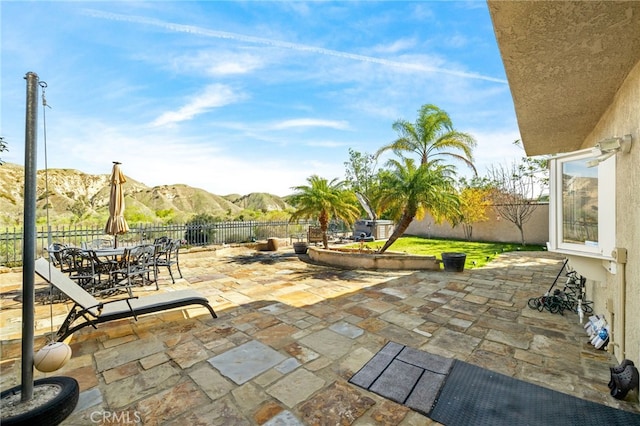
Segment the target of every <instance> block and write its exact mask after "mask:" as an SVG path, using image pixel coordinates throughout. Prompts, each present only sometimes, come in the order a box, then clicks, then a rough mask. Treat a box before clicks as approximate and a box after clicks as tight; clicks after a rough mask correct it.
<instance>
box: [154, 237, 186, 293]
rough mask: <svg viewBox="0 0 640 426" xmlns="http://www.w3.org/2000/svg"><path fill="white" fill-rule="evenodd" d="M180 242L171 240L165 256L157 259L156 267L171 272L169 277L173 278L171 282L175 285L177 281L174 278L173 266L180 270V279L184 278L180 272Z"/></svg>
mask: <svg viewBox="0 0 640 426" xmlns="http://www.w3.org/2000/svg"><path fill="white" fill-rule="evenodd" d="M179 252H180V240H173V239H172V240H169V244H168V245H167V248H166V250H165V251H164V253H163V254H160V255H159V256H157V257H156V267H157V268H160V267H161V266H162V267H166V268H167V269H168V270H169V275H170V276H171V282H173V283H174V284H175V282H176V280H175V278H174V277H173V271H172V270H171V267H172V266H173V265H175V266H176V268H177V269H178V274H180V278H182V271H181V270H180V259H179Z"/></svg>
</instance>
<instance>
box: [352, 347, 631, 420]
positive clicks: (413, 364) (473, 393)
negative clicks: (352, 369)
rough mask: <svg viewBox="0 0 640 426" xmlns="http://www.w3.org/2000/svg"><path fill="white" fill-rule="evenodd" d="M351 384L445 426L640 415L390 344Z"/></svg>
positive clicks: (611, 418)
mask: <svg viewBox="0 0 640 426" xmlns="http://www.w3.org/2000/svg"><path fill="white" fill-rule="evenodd" d="M349 382H350V383H353V384H355V385H357V386H360V387H362V388H364V389H367V390H369V391H371V392H374V393H377V394H378V395H381V396H383V397H385V398H388V399H391V400H392V401H395V402H397V403H399V404H403V405H406V406H407V407H409V408H411V409H413V410H415V411H418V412H420V413H422V414H424V415H426V416H429V417H430V418H432V419H433V420H435V421H437V422H439V423H442V424H443V425H446V426H470V425H473V426H482V425H486V426H519V425H532V426H533V425H535V426H538V425H545V426H555V425H558V426H568V425H576V426H605V425H606V426H614V425H620V426H622V425H624V426H630V425H640V414H636V413H632V412H628V411H623V410H618V409H615V408H613V407H608V406H606V405H602V404H598V403H595V402H591V401H587V400H584V399H580V398H577V397H574V396H571V395H568V394H564V393H562V392H558V391H554V390H552V389H547V388H545V387H542V386H538V385H535V384H532V383H528V382H525V381H522V380H519V379H514V378H512V377H509V376H506V375H504V374H500V373H495V372H493V371H490V370H487V369H484V368H481V367H477V366H475V365H472V364H468V363H466V362H463V361H458V360H453V359H449V358H444V357H441V356H439V355H434V354H429V353H427V352H424V351H420V350H417V349H413V348H411V347H408V346H404V345H400V344H398V343H394V342H389V343H387V345H385V346H384V347H383V348H382V349H381V350H380V351H379V352H378V353H377V354H375V355H374V356H373V358H371V359H370V360H369V362H367V364H365V366H364V367H362V368H361V369H360V371H358V372H357V373H356V374H354V375H353V376H352V377H351V379H349Z"/></svg>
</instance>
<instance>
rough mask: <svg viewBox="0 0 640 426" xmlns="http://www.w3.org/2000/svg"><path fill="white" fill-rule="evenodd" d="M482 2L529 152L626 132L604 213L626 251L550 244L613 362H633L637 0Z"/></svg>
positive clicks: (637, 270)
mask: <svg viewBox="0 0 640 426" xmlns="http://www.w3.org/2000/svg"><path fill="white" fill-rule="evenodd" d="M487 4H488V6H489V11H490V14H491V18H492V21H493V26H494V31H495V34H496V40H497V42H498V46H499V48H500V52H501V56H502V59H503V63H504V65H505V71H506V74H507V78H508V81H509V88H510V90H511V93H512V98H513V102H514V107H515V110H516V115H517V118H518V127H519V131H520V134H521V137H522V143H523V146H524V148H525V151H526V153H527V155H532V156H533V155H543V154H551V155H553V154H560V153H570V152H575V151H578V150H581V149H585V150H586V149H590V148H592V147H594V146H595V145H596V144H597V143H598V142H599V141H602V140H604V139H609V138H612V137H623V136H625V135H628V134H631V136H632V144H631V151H630V152H629V153H622V152H620V153H618V154H616V161H615V193H614V194H615V201H614V202H613V203H614V205H612V206H611V208H610V212H611V214H612V215H613V213H614V210H615V222H616V224H615V242H614V244H615V247H616V248H621V249H626V253H627V256H626V259H620V258H619V257H614V255H613V254H614V253H617V252H619V250H613V252H612V253H611V254H609V253H604V252H603V253H599V254H598V255H595V256H594V255H589V254H585V252H584V251H582V252H574V253H571V250H566V249H564V248H561V247H551V249H552V250H555V251H558V252H561V253H564V254H566V255H567V256H568V257H569V260H570V264H573V265H574V266H575V269H576V270H577V271H578V272H579V273H581V274H582V275H584V276H585V277H587V278H588V280H587V297H588V299H591V300H593V301H594V308H595V312H596V313H598V314H602V315H604V316H605V318H606V320H607V322H608V323H609V326H610V330H611V331H612V332H613V333H612V340H611V343H610V344H609V345H608V347H607V349H608V350H609V351H613V353H614V354H615V356H616V358H617V359H618V360H620V361H621V360H622V359H623V358H628V359H631V360H632V361H634V362H635V363H636V364H638V363H640V306H639V305H640V218H639V215H638V212H639V211H640V191H639V189H640V166H638V164H640V2H637V1H593V2H579V1H576V2H569V1H566V2H536V1H520V2H505V1H501V0H487ZM607 195H608V194H607ZM550 197H551V206H552V207H553V204H554V203H555V202H557V201H558V200H557V199H556V198H554V197H557V194H554V193H553V188H552V191H551V194H550ZM614 207H615V208H614ZM603 208H604V209H606V206H602V205H600V206H599V209H603ZM553 215H554V213H553V212H552V214H551V216H550V228H553V227H554V223H555V217H554V216H553ZM552 236H553V237H554V238H555V234H554V233H553V229H551V234H550V239H551V237H552ZM609 236H610V235H608V236H607V237H609ZM583 271H584V272H583Z"/></svg>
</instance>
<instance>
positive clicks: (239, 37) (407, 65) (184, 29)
mask: <svg viewBox="0 0 640 426" xmlns="http://www.w3.org/2000/svg"><path fill="white" fill-rule="evenodd" d="M84 13H85V14H86V15H88V16H91V17H94V18H102V19H110V20H114V21H122V22H131V23H136V24H144V25H152V26H155V27H159V28H163V29H165V30H169V31H174V32H180V33H188V34H194V35H198V36H203V37H214V38H220V39H227V40H233V41H240V42H244V43H250V44H260V45H266V46H272V47H277V48H281V49H290V50H296V51H301V52H310V53H316V54H320V55H326V56H334V57H339V58H344V59H351V60H355V61H362V62H369V63H375V64H379V65H384V66H389V67H396V68H402V69H406V70H411V71H417V72H430V73H441V74H448V75H453V76H456V77H461V78H467V79H475V80H485V81H491V82H495V83H501V84H507V81H506V80H504V79H500V78H495V77H490V76H485V75H481V74H477V73H471V72H464V71H459V70H452V69H447V68H438V67H432V66H429V65H425V64H420V63H412V62H399V61H392V60H388V59H382V58H376V57H373V56H365V55H358V54H355V53H349V52H341V51H339V50H331V49H325V48H322V47H316V46H309V45H305V44H299V43H290V42H286V41H279V40H271V39H267V38H261V37H253V36H247V35H243V34H237V33H231V32H226V31H216V30H210V29H206V28H202V27H198V26H194V25H183V24H176V23H172V22H165V21H161V20H159V19H153V18H147V17H144V16H135V15H122V14H117V13H109V12H103V11H100V10H94V9H85V10H84Z"/></svg>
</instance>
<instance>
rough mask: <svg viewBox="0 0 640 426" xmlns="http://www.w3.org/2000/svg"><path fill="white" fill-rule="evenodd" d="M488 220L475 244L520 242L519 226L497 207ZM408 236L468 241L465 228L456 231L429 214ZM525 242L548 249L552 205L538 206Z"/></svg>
mask: <svg viewBox="0 0 640 426" xmlns="http://www.w3.org/2000/svg"><path fill="white" fill-rule="evenodd" d="M487 217H488V219H487V220H486V221H484V222H477V223H474V224H473V232H472V235H471V240H472V241H493V242H500V243H519V242H520V231H519V230H518V228H517V227H516V225H514V224H513V223H512V222H510V221H508V220H506V219H504V218H502V217H500V213H498V212H497V211H496V210H495V209H494V208H493V207H489V209H488V210H487ZM405 234H408V235H417V236H420V237H426V238H454V239H458V240H464V239H465V235H464V230H463V229H462V226H456V227H455V228H454V227H452V226H451V225H450V224H449V223H448V222H442V223H439V224H438V223H435V220H434V219H433V217H432V216H431V215H428V214H427V215H426V216H425V217H424V218H423V219H422V220H414V221H413V222H411V225H409V227H408V228H407V230H406V231H405ZM524 238H525V242H526V243H527V244H541V245H545V244H546V242H547V241H548V240H549V204H546V203H544V204H538V207H536V209H535V210H534V211H533V213H532V214H531V217H530V218H529V220H528V221H527V223H525V225H524Z"/></svg>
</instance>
